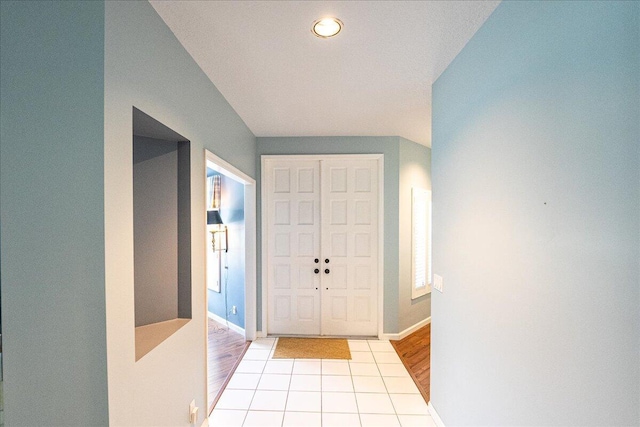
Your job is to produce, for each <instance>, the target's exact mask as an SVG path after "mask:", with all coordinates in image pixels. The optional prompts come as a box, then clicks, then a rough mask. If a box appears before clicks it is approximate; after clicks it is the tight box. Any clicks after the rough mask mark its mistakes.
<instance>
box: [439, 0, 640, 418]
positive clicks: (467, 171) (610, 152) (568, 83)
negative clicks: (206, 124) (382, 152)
mask: <svg viewBox="0 0 640 427" xmlns="http://www.w3.org/2000/svg"><path fill="white" fill-rule="evenodd" d="M432 150H433V151H432V155H433V158H432V162H433V163H432V171H433V231H434V236H433V253H434V272H435V273H436V274H439V275H441V276H443V279H444V282H443V284H444V293H439V292H434V293H433V295H432V298H433V299H432V313H433V314H432V316H433V325H432V335H431V336H432V346H431V403H432V405H433V406H434V408H435V409H436V411H437V412H438V414H439V415H440V417H441V418H442V420H443V422H444V424H445V425H548V426H551V425H581V426H590V425H591V426H601V425H638V424H640V3H639V2H617V1H608V2H597V1H592V2H578V1H572V2H563V1H556V2H511V1H506V2H503V3H501V4H500V6H498V8H497V9H496V10H495V12H494V13H493V14H492V16H491V17H489V19H488V20H487V21H486V23H485V24H484V26H483V27H482V28H481V29H480V30H479V31H478V32H477V33H476V35H475V36H474V37H473V38H472V39H471V41H470V42H469V43H468V44H467V45H466V47H465V48H464V49H463V51H462V52H461V53H460V54H459V55H458V56H457V57H456V59H455V60H454V61H453V62H452V64H451V65H450V66H449V67H448V68H447V70H446V71H445V72H444V73H443V74H442V76H441V77H440V78H439V79H438V80H437V82H436V83H435V84H434V87H433V148H432Z"/></svg>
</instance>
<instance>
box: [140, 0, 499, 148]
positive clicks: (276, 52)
mask: <svg viewBox="0 0 640 427" xmlns="http://www.w3.org/2000/svg"><path fill="white" fill-rule="evenodd" d="M150 3H151V4H152V6H153V7H154V8H155V9H156V11H157V12H158V13H159V14H160V16H161V17H162V19H164V21H165V22H166V23H167V25H168V26H169V28H171V30H172V31H173V33H174V34H175V35H176V37H177V38H178V40H179V41H180V42H181V43H182V45H183V46H184V47H185V48H186V49H187V51H188V52H189V53H190V54H191V56H192V57H193V58H194V59H195V61H196V62H197V63H198V64H199V65H200V67H201V68H202V69H203V70H204V72H205V73H206V74H207V76H208V77H209V78H210V79H211V81H212V82H213V83H214V84H215V85H216V87H217V88H218V89H219V90H220V92H221V93H222V94H223V95H224V97H225V98H226V99H227V101H228V102H229V103H230V104H231V106H232V107H233V108H234V109H235V110H236V112H237V113H238V114H239V115H240V117H242V119H243V120H244V121H245V123H246V124H247V126H249V128H250V129H251V131H252V132H253V133H254V134H255V135H256V136H337V135H340V136H342V135H362V136H372V135H373V136H395V135H399V136H402V137H404V138H407V139H409V140H412V141H415V142H418V143H420V144H424V145H427V146H430V145H431V84H432V83H433V82H434V81H435V80H436V79H437V77H438V76H439V75H440V74H441V73H442V71H444V69H445V68H446V67H447V66H448V65H449V63H450V62H451V61H452V60H453V59H454V58H455V56H456V55H457V54H458V53H459V52H460V50H462V48H463V47H464V45H465V44H466V43H467V42H468V41H469V39H470V38H471V37H472V36H473V34H474V33H475V32H476V31H477V30H478V28H480V26H481V25H482V24H483V23H484V21H485V20H486V19H487V17H488V16H489V15H490V14H491V13H492V12H493V10H494V9H495V7H496V6H497V5H498V3H499V1H335V2H334V1H167V0H151V1H150ZM325 16H335V17H337V18H339V19H340V20H342V22H344V29H343V30H342V32H341V33H340V34H338V36H337V37H335V38H332V39H320V38H317V37H315V36H313V34H312V33H311V24H312V23H313V21H315V20H316V19H319V18H321V17H325Z"/></svg>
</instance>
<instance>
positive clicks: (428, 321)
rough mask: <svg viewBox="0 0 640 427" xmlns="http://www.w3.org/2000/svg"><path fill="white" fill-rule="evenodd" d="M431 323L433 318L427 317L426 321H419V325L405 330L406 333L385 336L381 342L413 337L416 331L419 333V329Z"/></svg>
mask: <svg viewBox="0 0 640 427" xmlns="http://www.w3.org/2000/svg"><path fill="white" fill-rule="evenodd" d="M429 323H431V316H429V317H427V318H426V319H424V320H421V321H419V322H418V323H416V324H415V325H413V326H409V327H408V328H407V329H405V330H404V331H402V332H400V333H397V334H383V335H382V336H381V337H380V339H381V340H401V339H402V338H405V337H407V336H409V335H411V334H412V333H414V332H415V331H417V330H418V329H420V328H422V327H423V326H425V325H428V324H429Z"/></svg>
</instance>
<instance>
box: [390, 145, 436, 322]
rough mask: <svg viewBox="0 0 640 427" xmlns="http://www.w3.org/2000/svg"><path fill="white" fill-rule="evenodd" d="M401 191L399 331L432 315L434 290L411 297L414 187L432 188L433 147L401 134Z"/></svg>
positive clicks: (399, 201)
mask: <svg viewBox="0 0 640 427" xmlns="http://www.w3.org/2000/svg"><path fill="white" fill-rule="evenodd" d="M399 184H400V185H399V188H398V194H399V200H398V204H399V209H398V217H399V227H400V231H399V239H400V244H399V248H400V257H399V265H398V269H399V274H400V276H399V277H400V282H399V291H398V329H399V332H402V331H404V330H405V329H407V328H410V327H411V326H413V325H415V324H417V323H419V322H421V321H423V320H425V319H427V318H429V317H430V316H431V294H427V295H423V296H421V297H418V298H416V299H414V300H412V299H411V290H412V287H413V277H412V271H411V270H412V260H413V249H412V248H413V244H412V236H411V228H412V214H411V208H412V203H411V188H412V187H417V188H421V189H424V190H431V149H430V148H429V147H425V146H424V145H420V144H416V143H415V142H411V141H409V140H407V139H404V138H400V183H399Z"/></svg>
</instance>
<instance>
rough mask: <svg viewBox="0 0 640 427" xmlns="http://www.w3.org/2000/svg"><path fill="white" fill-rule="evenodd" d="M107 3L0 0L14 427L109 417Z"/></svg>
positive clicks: (5, 262)
mask: <svg viewBox="0 0 640 427" xmlns="http://www.w3.org/2000/svg"><path fill="white" fill-rule="evenodd" d="M103 55H104V4H103V3H102V2H83V1H77V2H76V1H66V2H22V1H17V2H11V1H2V2H0V111H1V114H0V141H1V142H0V215H1V218H2V228H1V231H0V236H1V239H0V240H1V242H2V251H1V253H2V262H1V264H2V272H1V275H2V328H3V331H2V332H3V337H2V338H3V364H4V367H3V368H4V403H5V407H4V417H5V418H4V419H5V425H7V426H34V425H47V426H55V425H59V426H63V425H64V426H74V425H76V426H88V425H92V426H98V425H102V426H104V425H107V424H108V422H109V417H108V407H107V356H106V355H107V350H106V341H105V333H106V332H105V290H104V285H105V279H104V210H103V209H104V191H103V189H104V188H103V164H104V85H103V82H104V80H103V70H104V59H103Z"/></svg>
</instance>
